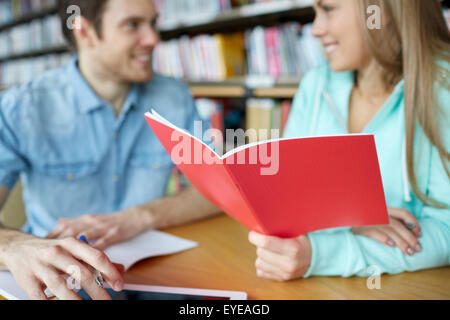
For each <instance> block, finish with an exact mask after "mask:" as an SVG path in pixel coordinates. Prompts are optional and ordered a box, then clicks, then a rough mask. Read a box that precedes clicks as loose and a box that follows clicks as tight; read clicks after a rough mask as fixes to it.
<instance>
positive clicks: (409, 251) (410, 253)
mask: <svg viewBox="0 0 450 320" xmlns="http://www.w3.org/2000/svg"><path fill="white" fill-rule="evenodd" d="M406 252H407V253H408V255H410V256H412V255H413V250H412V249H411V248H408V249H406Z"/></svg>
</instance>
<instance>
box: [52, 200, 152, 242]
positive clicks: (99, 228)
mask: <svg viewBox="0 0 450 320" xmlns="http://www.w3.org/2000/svg"><path fill="white" fill-rule="evenodd" d="M142 214H143V213H142V212H141V211H138V210H137V209H129V210H125V211H119V212H116V213H111V214H101V215H90V214H88V215H85V216H82V217H80V218H76V219H59V220H58V222H59V224H58V226H57V227H56V229H54V230H53V231H52V232H50V233H49V234H48V235H47V238H48V239H63V238H67V237H75V238H78V237H79V236H81V235H84V236H85V237H86V238H87V239H88V240H89V242H92V246H93V247H94V248H96V249H99V250H105V249H106V248H108V247H109V246H110V245H112V244H115V243H119V242H123V241H126V240H129V239H131V238H133V237H135V236H137V235H138V234H140V233H141V232H143V231H145V230H146V226H145V223H143V219H142Z"/></svg>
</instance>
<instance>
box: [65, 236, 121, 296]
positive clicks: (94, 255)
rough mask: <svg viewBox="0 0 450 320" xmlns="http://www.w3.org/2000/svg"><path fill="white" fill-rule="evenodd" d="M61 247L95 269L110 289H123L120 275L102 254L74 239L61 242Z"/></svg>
mask: <svg viewBox="0 0 450 320" xmlns="http://www.w3.org/2000/svg"><path fill="white" fill-rule="evenodd" d="M61 246H63V247H64V248H65V249H66V250H67V251H69V252H70V253H71V254H73V255H74V256H75V257H76V258H77V259H79V260H82V261H84V262H85V263H87V264H88V265H90V266H92V267H94V268H95V269H97V270H98V271H99V272H100V273H101V274H102V275H103V277H104V280H106V282H108V284H109V285H110V286H111V288H113V289H114V290H116V291H121V290H122V289H123V279H122V275H121V274H120V272H119V271H118V270H117V269H116V267H115V266H114V265H113V264H112V263H111V261H110V260H109V258H108V257H107V256H106V254H105V253H104V252H102V251H100V250H97V249H95V248H93V247H91V246H89V245H87V244H86V243H84V242H82V241H79V240H76V239H74V238H67V239H63V240H61Z"/></svg>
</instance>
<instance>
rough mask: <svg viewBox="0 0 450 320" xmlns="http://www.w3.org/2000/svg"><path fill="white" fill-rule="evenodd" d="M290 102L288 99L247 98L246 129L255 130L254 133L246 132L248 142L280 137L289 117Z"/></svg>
mask: <svg viewBox="0 0 450 320" xmlns="http://www.w3.org/2000/svg"><path fill="white" fill-rule="evenodd" d="M291 104H292V102H291V101H290V100H283V101H278V100H275V99H255V98H251V99H247V102H246V116H245V120H246V130H249V129H253V130H255V131H254V133H255V134H253V135H252V134H250V133H249V134H248V139H249V141H248V143H252V142H257V141H262V140H267V139H276V138H279V137H280V138H281V137H282V136H283V131H284V128H285V126H286V122H287V119H288V117H289V112H290V109H291Z"/></svg>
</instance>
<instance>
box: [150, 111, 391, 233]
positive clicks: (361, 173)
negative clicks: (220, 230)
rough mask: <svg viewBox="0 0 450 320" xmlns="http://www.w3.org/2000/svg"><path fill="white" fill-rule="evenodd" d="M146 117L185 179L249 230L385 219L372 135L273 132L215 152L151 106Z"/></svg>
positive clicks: (345, 224)
mask: <svg viewBox="0 0 450 320" xmlns="http://www.w3.org/2000/svg"><path fill="white" fill-rule="evenodd" d="M145 117H146V120H147V122H148V124H149V126H150V127H151V129H152V130H153V132H154V133H155V135H156V136H157V137H158V139H159V140H160V142H161V143H162V145H163V146H164V148H165V149H166V151H167V152H168V153H169V154H170V156H171V158H172V160H173V162H174V163H175V164H176V165H177V166H178V168H179V169H180V170H181V171H182V172H183V174H184V175H185V177H186V178H187V179H188V180H189V181H190V183H191V184H192V185H193V186H195V187H196V188H197V190H198V191H199V192H200V193H201V194H202V195H203V196H204V197H205V198H206V199H208V200H209V201H210V202H212V203H213V204H214V205H216V206H217V207H218V208H220V209H221V210H223V211H224V212H225V213H227V214H228V215H230V216H231V217H233V218H234V219H236V220H237V221H239V222H240V223H242V224H243V225H245V226H246V227H247V228H248V229H250V230H254V231H257V232H259V233H262V234H266V235H273V236H278V237H284V238H291V237H296V236H299V235H302V234H306V233H309V232H313V231H316V230H320V229H326V228H337V227H349V226H362V225H381V224H388V223H389V219H388V213H387V207H386V201H385V197H384V191H383V185H382V180H381V174H380V168H379V164H378V157H377V151H376V147H375V140H374V137H373V135H366V134H357V135H342V136H327V137H311V138H292V139H276V140H269V141H263V142H258V143H253V144H249V145H246V146H243V147H239V148H236V149H234V150H232V151H230V152H228V153H226V154H225V155H223V156H219V155H217V154H216V153H215V152H214V151H213V150H212V149H210V148H209V147H208V146H207V145H206V144H205V143H203V142H202V141H201V140H199V139H198V138H196V137H193V136H192V135H190V134H189V133H188V132H186V131H184V130H182V129H179V128H177V127H176V126H174V125H173V124H171V123H170V122H168V121H167V120H165V119H164V118H163V117H161V116H160V115H158V114H157V113H156V112H154V111H153V113H146V114H145ZM269 160H270V161H269Z"/></svg>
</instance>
